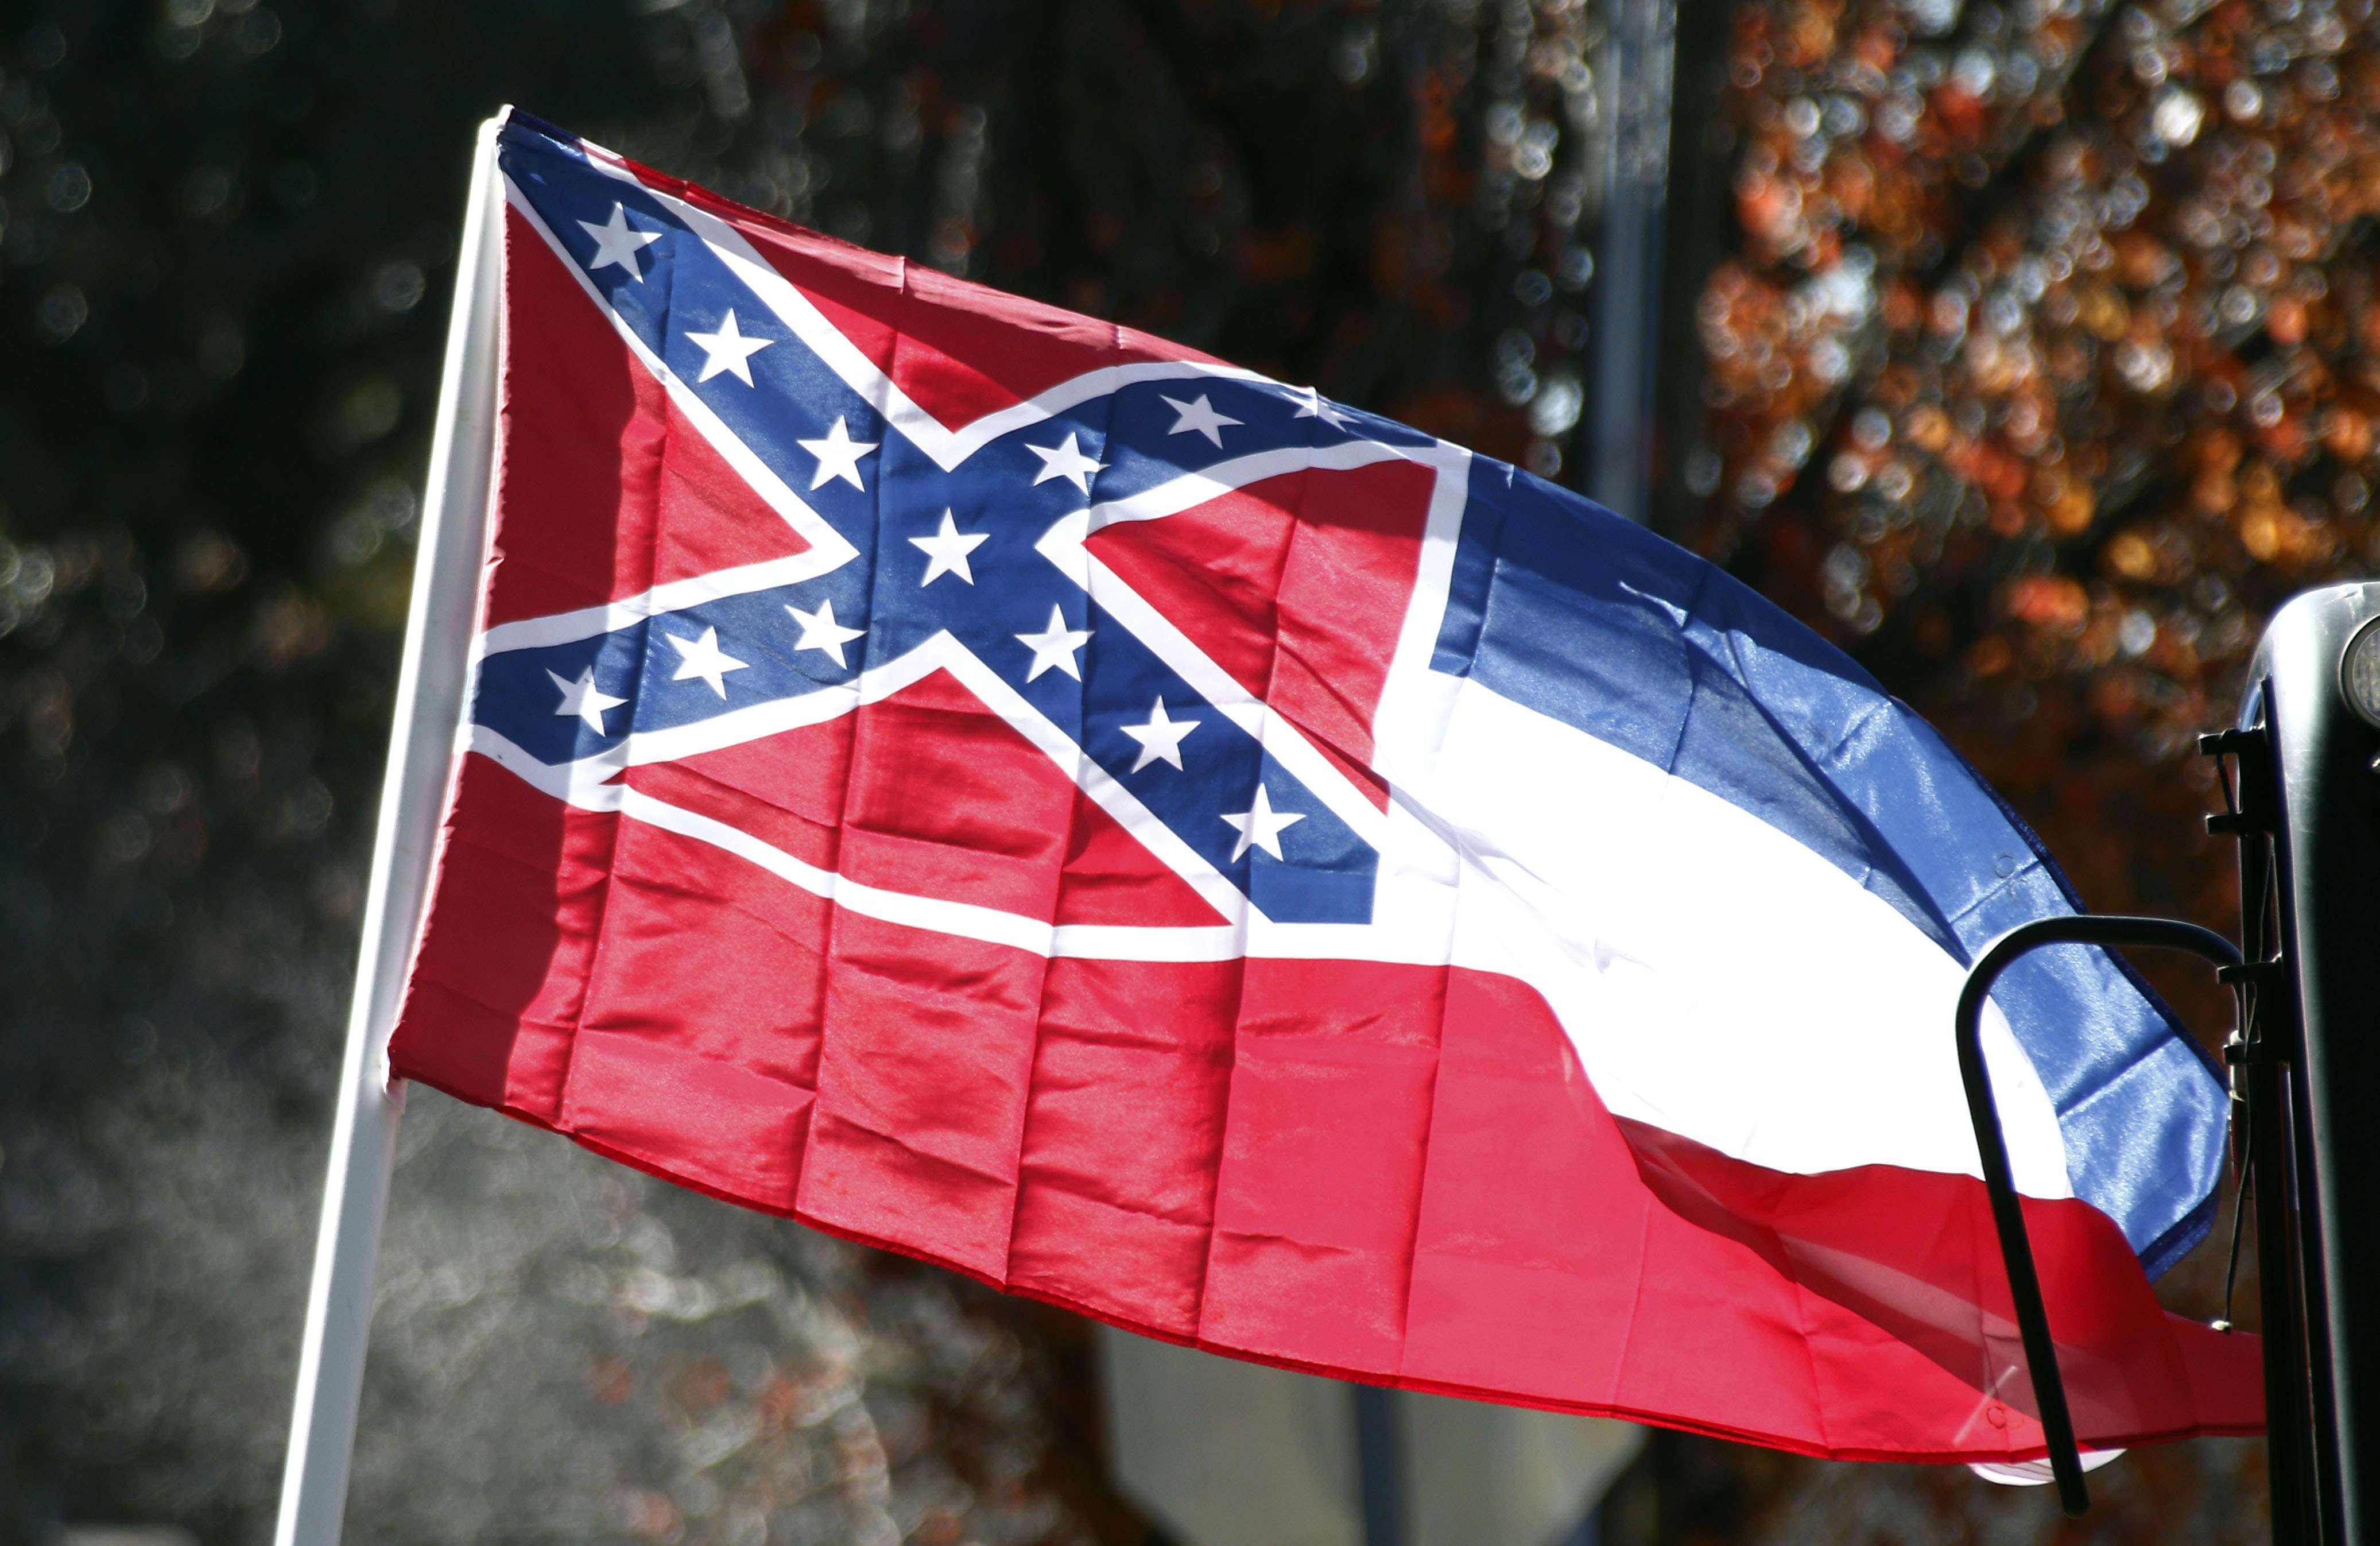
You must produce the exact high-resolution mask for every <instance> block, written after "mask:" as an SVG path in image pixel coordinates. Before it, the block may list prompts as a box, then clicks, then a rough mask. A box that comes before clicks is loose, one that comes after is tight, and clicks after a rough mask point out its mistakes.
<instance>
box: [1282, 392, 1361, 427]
mask: <svg viewBox="0 0 2380 1546" xmlns="http://www.w3.org/2000/svg"><path fill="white" fill-rule="evenodd" d="M1297 392H1298V398H1297V400H1298V404H1299V407H1298V409H1297V411H1296V412H1295V413H1293V414H1292V415H1291V416H1290V417H1291V418H1293V419H1319V420H1322V421H1323V422H1324V423H1325V424H1328V425H1330V427H1331V428H1332V429H1334V430H1343V429H1345V428H1346V427H1347V416H1346V415H1345V414H1344V413H1342V412H1341V411H1340V410H1339V405H1338V404H1336V403H1334V402H1332V401H1330V399H1329V398H1328V397H1325V396H1323V395H1322V394H1321V393H1319V392H1317V391H1316V390H1314V388H1312V387H1310V386H1301V387H1299V388H1298V389H1297Z"/></svg>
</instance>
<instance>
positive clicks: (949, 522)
mask: <svg viewBox="0 0 2380 1546" xmlns="http://www.w3.org/2000/svg"><path fill="white" fill-rule="evenodd" d="M990 535H991V533H990V532H989V531H974V532H962V531H961V530H959V527H958V522H956V521H954V520H953V519H952V518H951V513H950V512H949V511H948V510H944V511H943V512H942V529H941V530H940V531H937V532H935V533H934V534H933V535H932V536H930V537H912V538H910V539H909V545H910V546H911V547H914V548H916V549H917V551H918V552H920V553H923V554H925V555H926V558H927V564H926V578H923V579H921V580H919V581H918V582H917V585H918V588H919V589H921V590H922V589H924V588H925V587H926V586H929V585H931V584H933V583H934V581H936V580H938V579H940V578H942V577H943V576H944V575H956V576H958V577H959V578H961V579H963V580H965V581H966V582H967V583H968V584H969V585H973V584H974V583H975V571H974V570H973V569H971V568H969V567H967V554H970V553H973V552H974V551H975V550H976V549H977V548H979V547H981V546H982V545H983V544H984V542H986V541H987V540H988V539H989V538H990Z"/></svg>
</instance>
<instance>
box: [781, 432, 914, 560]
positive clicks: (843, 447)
mask: <svg viewBox="0 0 2380 1546" xmlns="http://www.w3.org/2000/svg"><path fill="white" fill-rule="evenodd" d="M795 444H797V445H799V446H800V447H801V448H802V449H803V450H805V451H807V452H808V453H809V454H810V455H811V456H816V457H817V458H818V471H817V472H816V473H814V474H813V475H812V476H811V478H810V487H812V488H814V489H822V488H824V487H826V485H827V482H828V481H829V480H830V479H835V478H840V479H842V480H843V481H844V482H846V483H849V484H850V485H851V486H852V487H853V488H855V489H857V490H859V491H860V492H861V493H866V492H867V489H868V485H867V484H865V483H863V482H861V481H859V458H860V457H862V456H866V455H868V453H869V452H870V451H873V450H875V449H876V447H877V445H878V444H879V443H878V442H876V441H872V440H854V439H852V438H851V429H850V426H849V425H847V424H845V423H844V421H843V420H842V418H841V417H840V416H838V417H837V418H836V419H835V421H834V428H833V429H832V430H829V431H828V432H826V438H825V439H823V440H804V441H796V442H795ZM911 541H913V542H914V541H916V539H915V538H912V539H911Z"/></svg>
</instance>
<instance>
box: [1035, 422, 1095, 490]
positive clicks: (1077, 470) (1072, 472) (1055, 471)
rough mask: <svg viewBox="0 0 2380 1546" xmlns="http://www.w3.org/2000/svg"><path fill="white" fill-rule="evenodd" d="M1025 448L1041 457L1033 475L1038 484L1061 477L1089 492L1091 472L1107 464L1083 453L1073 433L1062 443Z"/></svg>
mask: <svg viewBox="0 0 2380 1546" xmlns="http://www.w3.org/2000/svg"><path fill="white" fill-rule="evenodd" d="M1025 449H1026V450H1027V451H1030V452H1032V453H1033V454H1034V455H1035V456H1038V457H1040V458H1041V470H1040V471H1038V472H1037V473H1035V474H1034V475H1033V481H1034V482H1035V484H1037V485H1038V484H1041V483H1046V482H1048V481H1050V479H1052V478H1063V479H1065V480H1066V481H1069V482H1071V483H1073V484H1074V485H1075V487H1076V488H1078V489H1080V490H1082V491H1083V493H1090V492H1091V474H1092V473H1094V472H1097V471H1099V469H1102V468H1104V467H1106V466H1107V465H1108V464H1107V463H1105V462H1103V461H1098V460H1095V459H1094V458H1092V457H1089V456H1085V455H1083V452H1082V447H1081V446H1080V445H1078V444H1076V443H1075V436H1074V435H1071V434H1070V435H1068V436H1067V437H1066V443H1065V444H1062V445H1028V446H1026V448H1025Z"/></svg>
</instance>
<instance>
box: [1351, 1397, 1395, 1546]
mask: <svg viewBox="0 0 2380 1546" xmlns="http://www.w3.org/2000/svg"><path fill="white" fill-rule="evenodd" d="M1351 1389H1353V1391H1354V1395H1355V1472H1356V1486H1357V1491H1358V1493H1359V1496H1360V1501H1361V1502H1362V1503H1363V1505H1364V1546H1404V1540H1405V1467H1404V1444H1403V1442H1402V1435H1400V1434H1399V1433H1398V1431H1397V1393H1396V1392H1394V1391H1392V1390H1385V1389H1383V1388H1381V1387H1380V1386H1378V1385H1355V1386H1352V1387H1351Z"/></svg>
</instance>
